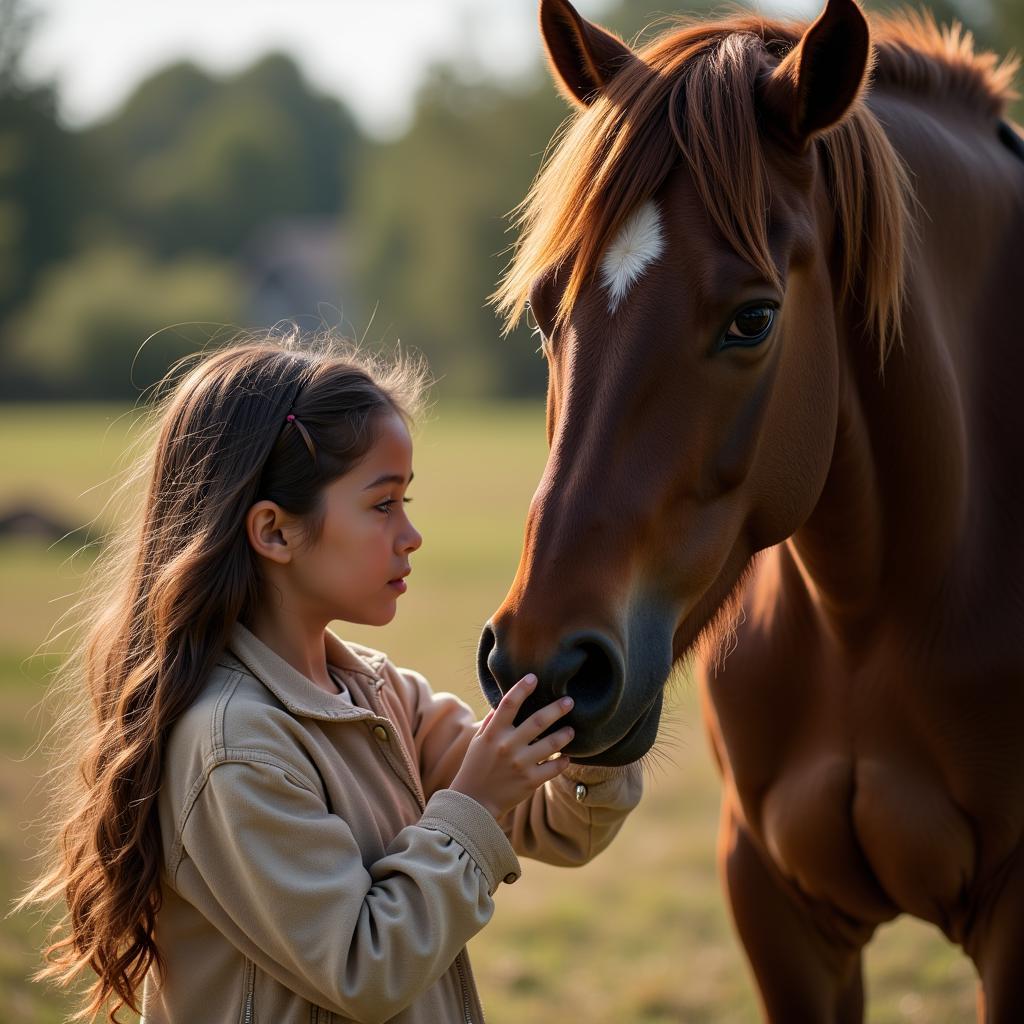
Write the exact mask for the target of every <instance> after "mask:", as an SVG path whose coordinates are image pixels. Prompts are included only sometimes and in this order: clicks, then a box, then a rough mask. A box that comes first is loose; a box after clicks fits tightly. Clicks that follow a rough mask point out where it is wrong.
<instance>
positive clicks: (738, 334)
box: [719, 303, 777, 348]
mask: <svg viewBox="0 0 1024 1024" xmlns="http://www.w3.org/2000/svg"><path fill="white" fill-rule="evenodd" d="M776 311H777V307H776V306H772V305H768V304H767V303H761V304H759V305H757V306H747V308H746V309H741V310H740V311H739V312H738V313H737V314H736V319H735V320H733V322H732V323H731V324H730V325H729V330H727V331H726V332H725V337H723V338H722V340H721V343H720V344H719V348H729V347H730V346H732V345H740V346H743V347H745V348H750V347H752V346H754V345H760V344H761V342H762V341H764V339H765V338H767V337H768V335H769V333H770V332H771V329H772V325H773V324H774V323H775V313H776Z"/></svg>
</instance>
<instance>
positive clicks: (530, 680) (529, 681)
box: [523, 673, 537, 686]
mask: <svg viewBox="0 0 1024 1024" xmlns="http://www.w3.org/2000/svg"><path fill="white" fill-rule="evenodd" d="M523 682H524V683H526V685H527V686H536V685H537V677H536V676H535V675H533V674H532V673H531V674H530V675H528V676H523Z"/></svg>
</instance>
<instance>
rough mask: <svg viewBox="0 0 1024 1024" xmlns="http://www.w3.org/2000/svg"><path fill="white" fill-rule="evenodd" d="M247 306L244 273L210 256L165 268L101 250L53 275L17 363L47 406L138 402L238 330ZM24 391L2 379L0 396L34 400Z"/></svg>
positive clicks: (139, 254) (36, 301) (23, 332)
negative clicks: (71, 401) (191, 356)
mask: <svg viewBox="0 0 1024 1024" xmlns="http://www.w3.org/2000/svg"><path fill="white" fill-rule="evenodd" d="M240 305H241V287H240V284H239V282H238V280H237V278H236V276H235V273H234V271H233V270H232V269H231V268H230V266H228V265H227V264H225V263H223V262H221V261H218V260H216V259H213V258H211V257H209V256H201V257H193V258H190V259H182V260H180V261H177V262H172V263H156V262H154V261H153V260H152V258H151V257H149V256H148V255H147V254H146V253H145V252H143V251H140V250H136V249H134V248H131V247H128V246H124V245H107V246H102V247H96V248H92V249H87V250H85V251H83V252H81V253H79V254H78V255H77V256H75V257H74V258H73V259H71V260H68V261H67V262H65V263H62V264H60V265H59V266H57V267H54V268H53V269H50V270H48V271H47V272H46V274H45V276H44V278H43V281H42V282H41V284H40V287H39V288H38V289H37V290H36V293H35V296H34V297H33V299H32V301H31V302H30V303H29V304H28V306H27V307H26V308H25V309H24V311H23V312H22V313H21V314H20V315H19V316H18V317H17V319H16V321H15V323H14V324H13V330H12V336H13V337H14V338H16V339H17V340H16V342H15V351H14V353H13V354H14V356H15V357H16V365H17V366H18V368H19V372H20V374H21V375H22V376H23V378H25V379H28V380H31V381H32V382H33V384H34V387H35V389H36V391H37V394H38V395H39V397H45V398H75V399H78V398H88V399H115V398H116V399H122V398H126V397H137V396H138V395H139V393H140V392H142V391H143V390H144V389H145V388H147V387H149V386H150V385H152V384H154V383H155V382H156V381H157V380H159V379H160V377H161V376H162V375H163V374H164V373H165V372H166V371H167V369H168V368H169V367H170V365H171V364H172V363H173V362H174V360H175V359H177V358H179V357H180V356H183V355H185V354H187V353H189V352H194V351H196V350H197V349H199V348H202V347H203V345H204V344H205V343H207V342H208V341H209V340H210V338H211V337H212V336H213V335H214V334H222V333H223V331H225V330H227V329H228V328H225V327H224V326H223V325H225V324H229V323H232V322H235V323H237V322H238V319H239V315H240ZM147 339H148V340H147ZM144 342H145V344H144ZM16 386H17V378H7V377H3V378H0V397H2V398H5V399H12V398H24V394H23V393H18V392H17V391H14V392H12V390H11V389H12V388H13V387H16Z"/></svg>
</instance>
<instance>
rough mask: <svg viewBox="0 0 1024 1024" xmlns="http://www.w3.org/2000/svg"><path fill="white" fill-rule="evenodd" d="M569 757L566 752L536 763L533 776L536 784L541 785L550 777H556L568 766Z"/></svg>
mask: <svg viewBox="0 0 1024 1024" xmlns="http://www.w3.org/2000/svg"><path fill="white" fill-rule="evenodd" d="M569 763H570V762H569V758H568V756H567V755H566V754H562V755H561V756H560V757H555V758H552V759H551V760H550V761H543V762H541V763H540V764H539V765H537V767H536V769H535V773H536V774H535V775H534V776H533V777H534V779H535V780H536V782H537V785H538V786H541V785H543V784H544V783H545V782H548V781H550V780H551V779H557V778H558V776H559V775H561V774H562V772H564V771H565V769H566V768H568V767H569Z"/></svg>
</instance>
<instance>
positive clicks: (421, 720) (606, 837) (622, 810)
mask: <svg viewBox="0 0 1024 1024" xmlns="http://www.w3.org/2000/svg"><path fill="white" fill-rule="evenodd" d="M393 671H395V672H396V673H397V674H398V675H399V676H400V678H401V681H400V683H399V684H398V685H400V686H402V687H403V688H404V689H405V698H404V699H405V702H407V703H408V704H409V705H411V713H412V721H413V723H414V738H415V742H416V752H417V756H418V758H419V769H420V776H421V778H422V780H423V786H424V792H425V793H426V794H427V795H428V796H429V795H430V794H431V793H435V792H437V791H439V790H440V789H442V788H444V787H445V786H448V785H449V784H450V783H451V781H452V779H453V778H455V774H456V772H458V770H459V766H460V765H461V764H462V759H463V758H464V757H465V755H466V748H467V747H468V746H469V741H470V740H471V739H472V738H473V736H474V735H475V734H476V730H477V728H478V726H479V725H480V723H479V722H478V721H477V720H476V716H475V715H474V713H473V711H472V709H471V708H470V707H469V705H468V704H466V703H464V702H463V701H461V700H459V698H458V697H456V696H455V695H454V694H451V693H434V692H433V691H432V690H431V689H430V685H429V684H428V683H427V681H426V680H425V679H424V678H423V676H421V675H420V674H419V673H418V672H412V671H410V670H408V669H397V670H393ZM580 787H582V788H580ZM642 793H643V772H642V769H641V767H640V763H639V762H634V763H633V764H630V765H625V766H623V767H621V768H602V767H598V766H596V765H570V766H569V768H568V769H567V770H566V771H565V772H564V773H563V774H562V775H560V776H559V777H558V778H556V779H552V780H551V781H550V782H546V783H545V784H544V785H543V786H541V787H540V788H539V789H538V790H536V791H535V792H534V794H533V795H532V796H531V797H530V799H528V800H525V801H523V803H521V804H519V805H518V806H517V807H515V808H513V809H512V810H511V811H510V812H509V813H508V814H507V815H505V816H504V817H503V818H502V819H501V821H500V822H499V824H500V825H501V828H502V830H503V831H504V832H505V834H506V835H507V836H508V837H509V840H510V841H511V843H512V847H513V849H514V850H515V851H516V853H517V854H519V855H520V856H523V857H531V858H533V859H534V860H541V861H545V862H547V863H548V864H560V865H564V866H574V865H579V864H585V863H586V862H587V861H588V860H590V859H591V858H592V857H595V856H596V855H597V854H598V853H600V852H601V851H602V850H603V849H604V848H605V847H606V846H607V845H608V844H609V843H610V842H611V841H612V839H614V838H615V834H616V833H617V832H618V831H619V829H620V828H621V827H622V823H623V821H625V818H626V815H627V814H629V812H630V811H631V810H632V809H633V808H634V807H636V805H637V804H638V803H639V802H640V797H641V795H642Z"/></svg>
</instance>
